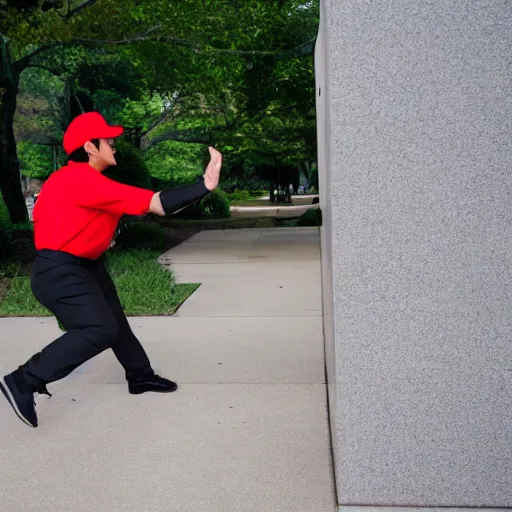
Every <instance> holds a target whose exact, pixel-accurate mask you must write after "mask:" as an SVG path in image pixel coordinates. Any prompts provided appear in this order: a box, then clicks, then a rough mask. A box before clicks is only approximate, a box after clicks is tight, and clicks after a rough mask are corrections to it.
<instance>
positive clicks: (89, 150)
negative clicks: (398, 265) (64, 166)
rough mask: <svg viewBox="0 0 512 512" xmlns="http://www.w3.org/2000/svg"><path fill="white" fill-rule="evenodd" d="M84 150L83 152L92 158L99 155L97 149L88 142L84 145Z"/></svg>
mask: <svg viewBox="0 0 512 512" xmlns="http://www.w3.org/2000/svg"><path fill="white" fill-rule="evenodd" d="M84 149H85V152H86V153H87V154H88V155H93V156H94V155H97V154H98V153H99V150H98V148H97V147H96V146H95V145H94V144H93V143H92V142H91V141H90V140H88V141H87V142H86V143H85V144H84Z"/></svg>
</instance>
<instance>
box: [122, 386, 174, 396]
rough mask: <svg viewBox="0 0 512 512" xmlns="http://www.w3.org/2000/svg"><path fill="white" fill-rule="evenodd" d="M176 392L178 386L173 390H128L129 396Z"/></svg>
mask: <svg viewBox="0 0 512 512" xmlns="http://www.w3.org/2000/svg"><path fill="white" fill-rule="evenodd" d="M177 390H178V386H176V387H175V388H174V389H143V390H140V391H139V390H137V391H132V390H131V389H129V390H128V392H129V393H130V395H142V393H172V392H174V391H177Z"/></svg>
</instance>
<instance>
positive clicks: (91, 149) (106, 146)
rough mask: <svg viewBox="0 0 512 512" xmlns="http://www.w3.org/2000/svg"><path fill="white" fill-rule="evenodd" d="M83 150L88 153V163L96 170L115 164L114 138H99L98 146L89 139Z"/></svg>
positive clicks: (102, 169)
mask: <svg viewBox="0 0 512 512" xmlns="http://www.w3.org/2000/svg"><path fill="white" fill-rule="evenodd" d="M84 149H85V151H87V153H88V155H89V164H90V165H92V167H94V168H95V169H97V170H98V171H104V170H105V169H106V168H107V167H112V166H114V165H117V162H116V158H115V156H114V154H115V152H116V150H115V148H114V139H100V147H99V148H97V147H96V146H95V145H94V144H93V143H92V142H91V141H88V142H86V143H85V145H84Z"/></svg>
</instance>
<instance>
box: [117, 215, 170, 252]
mask: <svg viewBox="0 0 512 512" xmlns="http://www.w3.org/2000/svg"><path fill="white" fill-rule="evenodd" d="M165 246H166V230H165V228H164V227H163V226H161V225H160V224H157V223H156V222H148V221H140V220H132V219H124V220H123V221H122V222H121V224H120V233H119V235H118V236H117V237H116V245H115V247H116V248H118V249H121V250H123V249H142V250H155V251H163V250H164V249H165Z"/></svg>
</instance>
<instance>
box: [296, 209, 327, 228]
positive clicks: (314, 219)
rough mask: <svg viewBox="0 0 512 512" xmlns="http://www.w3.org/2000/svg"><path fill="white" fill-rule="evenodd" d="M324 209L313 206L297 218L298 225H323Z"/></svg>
mask: <svg viewBox="0 0 512 512" xmlns="http://www.w3.org/2000/svg"><path fill="white" fill-rule="evenodd" d="M321 225H322V210H320V208H311V209H309V210H307V211H305V212H304V213H303V214H302V215H301V216H300V217H299V219H298V220H297V226H321Z"/></svg>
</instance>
